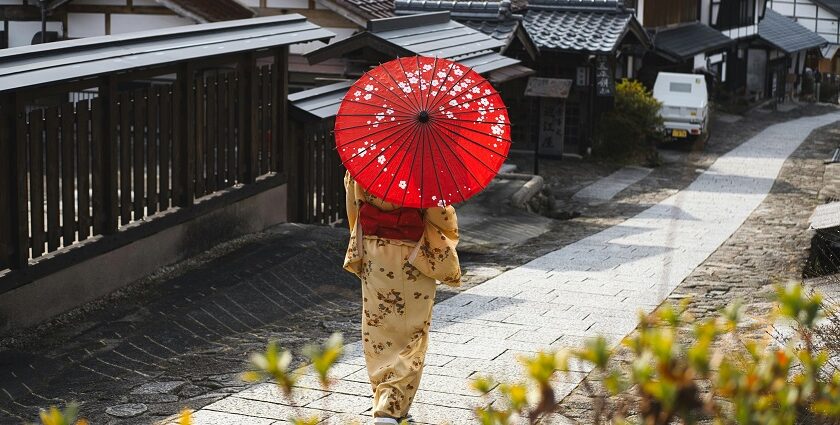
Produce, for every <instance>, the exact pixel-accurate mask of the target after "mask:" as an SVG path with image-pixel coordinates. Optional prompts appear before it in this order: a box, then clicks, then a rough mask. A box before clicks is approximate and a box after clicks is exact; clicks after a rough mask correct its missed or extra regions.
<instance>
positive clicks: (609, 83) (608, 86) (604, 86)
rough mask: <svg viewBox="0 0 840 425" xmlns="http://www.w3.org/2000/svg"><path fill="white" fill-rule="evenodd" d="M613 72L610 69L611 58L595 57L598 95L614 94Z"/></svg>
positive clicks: (596, 90)
mask: <svg viewBox="0 0 840 425" xmlns="http://www.w3.org/2000/svg"><path fill="white" fill-rule="evenodd" d="M614 84H615V82H614V81H613V76H612V72H611V70H610V63H609V58H607V57H606V56H598V57H596V58H595V92H596V94H597V95H598V96H612V95H613V86H614Z"/></svg>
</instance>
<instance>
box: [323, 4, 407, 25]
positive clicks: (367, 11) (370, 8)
mask: <svg viewBox="0 0 840 425" xmlns="http://www.w3.org/2000/svg"><path fill="white" fill-rule="evenodd" d="M329 1H332V2H333V3H335V4H337V5H339V6H341V7H344V8H347V9H349V10H351V11H353V12H354V13H356V14H358V15H359V16H362V17H364V18H365V19H368V20H370V19H380V18H390V17H391V16H394V0H329Z"/></svg>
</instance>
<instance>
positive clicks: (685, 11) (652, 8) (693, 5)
mask: <svg viewBox="0 0 840 425" xmlns="http://www.w3.org/2000/svg"><path fill="white" fill-rule="evenodd" d="M643 1H644V2H645V5H644V22H642V25H644V26H645V27H646V28H657V27H665V26H668V25H674V24H679V23H683V22H694V21H696V20H698V19H699V16H697V11H698V10H699V6H698V4H697V2H698V1H699V0H682V1H674V0H643Z"/></svg>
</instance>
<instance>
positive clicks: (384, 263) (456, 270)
mask: <svg viewBox="0 0 840 425" xmlns="http://www.w3.org/2000/svg"><path fill="white" fill-rule="evenodd" d="M344 187H345V189H346V190H347V218H348V222H349V225H350V244H349V246H348V248H347V255H346V256H345V258H344V268H345V269H347V270H348V271H350V272H352V273H355V274H356V275H358V276H359V278H360V279H361V281H362V297H363V306H362V338H363V342H364V352H365V362H366V364H367V370H368V375H369V377H370V383H371V387H372V389H373V394H374V398H373V415H374V416H387V417H393V418H402V417H405V416H406V415H407V414H408V409H409V407H410V406H411V402H412V401H413V400H414V394H415V393H416V392H417V387H418V386H419V385H420V375H421V374H422V371H423V364H424V359H425V356H426V349H427V347H428V344H429V326H430V324H431V320H432V305H433V303H434V298H435V281H436V280H439V281H441V282H442V283H445V284H447V285H451V286H460V285H461V269H460V266H459V263H458V254H457V253H456V252H455V246H456V245H457V244H458V222H457V218H456V217H455V209H454V208H452V207H451V206H447V207H445V208H429V209H427V210H425V211H424V213H423V215H424V220H425V222H426V228H425V230H424V234H423V237H422V238H421V239H420V241H419V243H415V242H414V241H399V240H393V239H382V238H379V237H377V236H373V235H362V234H361V233H362V231H361V226H358V225H357V223H358V211H359V207H360V206H361V205H362V203H363V202H367V203H369V204H371V205H373V206H375V207H377V208H379V209H381V210H384V211H391V210H394V209H396V208H397V206H396V205H394V204H390V203H387V202H385V201H382V200H380V199H378V198H376V197H374V196H372V195H370V194H368V193H367V192H365V191H364V189H362V188H361V187H360V186H359V185H358V184H356V182H355V181H354V180H353V179H352V178H351V177H350V176H349V174H347V175H345V177H344Z"/></svg>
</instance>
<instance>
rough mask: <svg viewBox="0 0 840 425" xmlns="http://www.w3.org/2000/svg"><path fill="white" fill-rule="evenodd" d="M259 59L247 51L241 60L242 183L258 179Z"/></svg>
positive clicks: (240, 125)
mask: <svg viewBox="0 0 840 425" xmlns="http://www.w3.org/2000/svg"><path fill="white" fill-rule="evenodd" d="M256 73H257V61H256V57H255V56H254V54H253V53H250V52H249V53H245V54H244V55H242V58H241V59H240V61H239V118H240V119H239V129H240V134H241V136H242V140H241V142H242V144H241V145H240V146H241V147H242V153H241V155H242V158H243V161H241V162H240V164H242V165H244V170H241V174H240V175H241V178H242V183H246V184H247V183H253V182H254V181H256V179H257V170H259V164H258V163H257V159H258V158H257V155H259V140H257V138H258V137H259V134H260V133H259V129H258V125H259V121H258V120H259V117H258V116H257V108H256V107H255V104H256V102H257V100H258V99H259V87H257V82H258V79H257V76H256V75H255V74H256Z"/></svg>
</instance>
